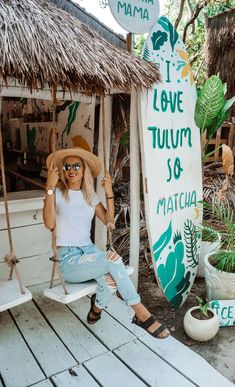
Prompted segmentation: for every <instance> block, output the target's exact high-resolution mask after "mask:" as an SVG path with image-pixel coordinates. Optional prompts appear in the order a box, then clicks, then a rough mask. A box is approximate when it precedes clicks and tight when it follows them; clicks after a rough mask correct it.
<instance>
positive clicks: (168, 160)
mask: <svg viewBox="0 0 235 387" xmlns="http://www.w3.org/2000/svg"><path fill="white" fill-rule="evenodd" d="M170 163H171V159H167V167H168V171H169V177H168V179H167V183H169V181H171V178H172V171H171V164H170Z"/></svg>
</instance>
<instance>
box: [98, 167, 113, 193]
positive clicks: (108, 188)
mask: <svg viewBox="0 0 235 387" xmlns="http://www.w3.org/2000/svg"><path fill="white" fill-rule="evenodd" d="M101 185H102V187H103V188H104V192H105V195H106V196H108V197H109V196H113V188H112V180H111V176H110V174H109V173H108V172H106V173H105V175H104V178H103V180H102V182H101Z"/></svg>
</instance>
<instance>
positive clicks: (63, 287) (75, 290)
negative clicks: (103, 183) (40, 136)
mask: <svg viewBox="0 0 235 387" xmlns="http://www.w3.org/2000/svg"><path fill="white" fill-rule="evenodd" d="M101 109H102V137H103V162H104V173H106V172H107V171H108V167H107V158H106V155H107V153H106V137H105V133H106V129H105V109H104V98H103V97H101ZM53 122H56V94H55V90H53ZM55 144H56V128H55V129H54V131H53V135H52V146H51V147H52V150H53V153H55ZM54 204H55V203H54ZM106 209H107V216H108V224H107V229H108V239H109V245H108V247H109V250H111V251H113V252H115V253H116V251H115V249H114V247H113V243H112V231H113V229H114V225H113V224H112V223H111V222H110V214H109V210H108V205H107V199H106ZM51 237H52V251H53V257H51V258H50V260H51V261H52V262H53V265H52V272H51V281H50V287H49V288H47V289H44V292H43V293H44V296H45V297H47V298H50V299H52V300H54V301H57V302H60V303H62V304H68V303H70V302H73V301H76V300H78V299H79V298H82V297H85V296H88V295H90V294H92V293H95V291H96V289H97V286H98V285H97V282H96V281H95V280H91V281H86V282H83V283H77V284H76V283H66V284H65V281H64V279H63V276H62V273H61V271H60V266H59V263H58V256H57V249H56V227H55V228H54V230H53V231H52V232H51ZM126 270H127V273H128V275H131V274H133V272H134V269H133V267H130V266H126ZM56 271H57V273H58V276H59V283H58V284H56V285H54V277H55V273H56Z"/></svg>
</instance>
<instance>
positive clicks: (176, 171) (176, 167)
mask: <svg viewBox="0 0 235 387" xmlns="http://www.w3.org/2000/svg"><path fill="white" fill-rule="evenodd" d="M182 172H183V168H182V167H181V163H180V159H179V157H176V159H175V164H174V178H175V179H176V180H178V179H179V178H180V175H181V173H182Z"/></svg>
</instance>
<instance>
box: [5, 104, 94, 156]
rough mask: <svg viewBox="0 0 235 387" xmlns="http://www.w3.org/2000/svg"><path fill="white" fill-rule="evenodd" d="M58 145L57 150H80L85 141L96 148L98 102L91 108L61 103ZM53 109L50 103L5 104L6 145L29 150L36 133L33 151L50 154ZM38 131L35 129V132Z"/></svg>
mask: <svg viewBox="0 0 235 387" xmlns="http://www.w3.org/2000/svg"><path fill="white" fill-rule="evenodd" d="M57 110H58V114H57V144H56V148H57V149H59V148H63V147H66V148H67V147H72V146H80V145H81V139H84V140H85V141H86V142H87V144H88V145H89V146H90V148H91V149H92V148H93V133H94V116H95V98H93V99H92V102H91V104H85V103H80V102H61V103H59V104H58V107H57ZM51 111H52V106H51V104H50V102H48V101H42V100H35V99H28V100H27V102H26V103H25V104H22V102H20V100H19V99H18V100H14V99H6V100H4V101H3V128H4V134H5V135H4V137H5V140H6V141H10V144H11V146H12V148H13V149H15V150H19V151H26V150H29V135H30V134H31V133H33V131H34V130H35V133H36V135H35V138H34V142H33V144H31V146H32V147H33V151H35V152H40V153H45V156H46V155H47V154H48V153H49V152H50V151H51V149H50V137H51V133H52V129H53V128H54V124H53V122H51V121H49V120H51V119H52V114H51ZM34 128H35V129H34Z"/></svg>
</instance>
